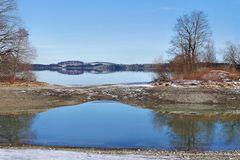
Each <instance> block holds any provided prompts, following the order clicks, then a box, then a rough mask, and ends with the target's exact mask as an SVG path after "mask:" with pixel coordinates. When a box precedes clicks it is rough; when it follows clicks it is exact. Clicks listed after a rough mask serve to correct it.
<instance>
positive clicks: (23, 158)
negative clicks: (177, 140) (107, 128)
mask: <svg viewBox="0 0 240 160" xmlns="http://www.w3.org/2000/svg"><path fill="white" fill-rule="evenodd" d="M170 159H171V160H178V159H179V158H177V157H173V156H168V157H165V156H144V155H132V154H130V155H118V154H115V155H112V154H100V153H99V154H97V153H87V152H77V151H63V150H45V149H0V160H170Z"/></svg>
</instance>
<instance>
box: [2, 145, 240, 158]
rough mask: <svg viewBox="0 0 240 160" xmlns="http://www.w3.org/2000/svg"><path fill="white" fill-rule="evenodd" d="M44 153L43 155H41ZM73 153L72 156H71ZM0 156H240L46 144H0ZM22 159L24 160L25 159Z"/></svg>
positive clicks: (236, 155)
mask: <svg viewBox="0 0 240 160" xmlns="http://www.w3.org/2000/svg"><path fill="white" fill-rule="evenodd" d="M39 152H41V154H39ZM43 155H44V157H42V156H43ZM73 155H74V157H72V156H73ZM1 156H4V157H5V158H6V157H9V158H10V157H11V158H14V157H13V156H17V157H18V158H19V157H20V156H21V159H24V158H25V159H32V158H34V159H36V158H39V159H42V158H44V159H46V160H48V159H49V160H50V158H49V156H55V157H54V158H57V159H61V158H62V159H63V160H68V159H71V158H74V159H79V160H81V159H85V158H89V159H91V160H95V159H99V158H100V159H105V160H114V159H118V160H119V159H123V160H135V159H136V160H139V159H141V160H155V159H156V160H159V159H164V160H185V159H191V160H201V159H206V160H212V159H216V160H220V159H233V160H237V159H239V157H240V151H175V150H173V151H167V150H144V149H99V148H73V147H47V146H30V145H25V146H10V147H9V146H0V158H1ZM25 159H24V160H25Z"/></svg>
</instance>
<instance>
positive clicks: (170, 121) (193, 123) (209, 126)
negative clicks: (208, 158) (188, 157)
mask: <svg viewBox="0 0 240 160" xmlns="http://www.w3.org/2000/svg"><path fill="white" fill-rule="evenodd" d="M154 125H155V127H156V128H158V129H160V130H161V129H162V127H163V126H168V127H169V128H170V129H171V130H172V133H171V134H169V136H170V139H171V143H172V147H173V148H175V149H184V150H202V149H204V145H205V144H211V143H212V140H213V130H214V122H209V121H203V120H200V119H196V118H193V117H189V116H183V115H163V114H161V113H157V114H155V116H154Z"/></svg>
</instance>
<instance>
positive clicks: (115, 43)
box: [17, 0, 240, 64]
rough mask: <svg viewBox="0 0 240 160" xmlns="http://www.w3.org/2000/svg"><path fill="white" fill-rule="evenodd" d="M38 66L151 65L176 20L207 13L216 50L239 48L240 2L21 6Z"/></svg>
mask: <svg viewBox="0 0 240 160" xmlns="http://www.w3.org/2000/svg"><path fill="white" fill-rule="evenodd" d="M17 2H18V12H19V14H20V16H21V18H22V20H23V22H24V25H25V27H26V28H27V29H28V30H29V32H30V38H31V42H32V44H33V45H34V46H35V47H36V49H37V53H38V57H37V59H36V60H35V63H43V64H47V63H56V62H58V61H63V60H81V61H85V62H92V61H110V62H115V63H152V62H153V61H154V59H156V58H158V57H159V56H162V57H164V58H168V57H169V55H168V54H167V53H166V51H167V50H168V48H169V41H170V39H171V38H172V37H173V35H174V32H173V27H174V24H175V23H176V19H177V18H178V17H179V16H181V15H183V14H185V13H189V12H191V11H193V10H202V11H205V12H206V14H207V15H208V18H209V22H210V25H211V28H212V31H213V38H214V40H215V44H216V47H217V49H218V50H220V49H221V48H222V47H223V46H224V44H225V42H226V41H229V40H231V41H233V42H240V0H17Z"/></svg>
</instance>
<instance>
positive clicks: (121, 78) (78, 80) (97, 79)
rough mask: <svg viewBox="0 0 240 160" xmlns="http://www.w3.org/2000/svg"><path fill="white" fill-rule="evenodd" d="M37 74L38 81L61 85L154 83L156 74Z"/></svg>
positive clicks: (49, 72) (46, 72) (39, 72)
mask: <svg viewBox="0 0 240 160" xmlns="http://www.w3.org/2000/svg"><path fill="white" fill-rule="evenodd" d="M35 73H36V75H37V79H38V81H42V82H47V83H51V84H60V85H101V84H119V83H144V82H150V81H152V80H153V77H154V74H153V73H150V72H114V73H105V74H93V73H83V74H80V75H68V74H61V73H58V72H51V71H38V72H35Z"/></svg>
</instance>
